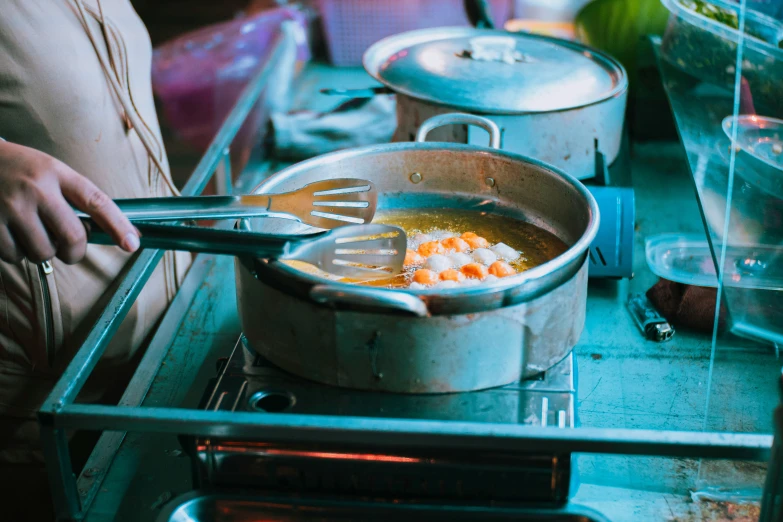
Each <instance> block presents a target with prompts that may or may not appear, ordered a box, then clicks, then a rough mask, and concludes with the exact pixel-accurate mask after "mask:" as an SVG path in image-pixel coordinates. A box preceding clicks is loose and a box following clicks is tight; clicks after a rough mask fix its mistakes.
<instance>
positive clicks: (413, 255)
mask: <svg viewBox="0 0 783 522" xmlns="http://www.w3.org/2000/svg"><path fill="white" fill-rule="evenodd" d="M425 261H426V259H425V258H424V256H422V255H420V254H418V253H417V252H416V251H415V250H411V249H410V248H409V249H408V250H406V251H405V261H403V265H405V266H421V265H423V264H424V262H425Z"/></svg>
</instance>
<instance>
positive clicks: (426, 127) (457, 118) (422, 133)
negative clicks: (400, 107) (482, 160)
mask: <svg viewBox="0 0 783 522" xmlns="http://www.w3.org/2000/svg"><path fill="white" fill-rule="evenodd" d="M446 125H475V126H476V127H481V128H482V129H484V130H485V131H487V132H488V133H489V146H490V148H492V149H499V148H500V128H499V127H498V126H497V124H496V123H495V122H494V121H492V120H490V119H488V118H483V117H481V116H476V115H474V114H464V113H460V112H455V113H451V114H439V115H438V116H433V117H432V118H430V119H428V120H426V121H425V122H424V123H422V124H421V127H419V132H417V133H416V141H417V142H423V141H427V134H429V133H430V132H432V131H433V130H435V129H437V128H438V127H445V126H446Z"/></svg>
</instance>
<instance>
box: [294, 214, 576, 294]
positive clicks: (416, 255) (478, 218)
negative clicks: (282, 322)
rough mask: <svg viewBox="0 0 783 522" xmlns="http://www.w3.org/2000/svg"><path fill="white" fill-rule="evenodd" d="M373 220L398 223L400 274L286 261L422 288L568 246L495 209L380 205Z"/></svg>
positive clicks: (492, 272) (497, 270)
mask: <svg viewBox="0 0 783 522" xmlns="http://www.w3.org/2000/svg"><path fill="white" fill-rule="evenodd" d="M373 222H374V223H382V224H387V225H396V226H398V227H400V228H402V229H403V230H404V231H405V233H406V235H407V237H408V251H407V255H406V257H405V269H404V271H403V273H401V274H399V275H397V276H395V277H393V278H389V279H380V280H373V281H359V280H350V279H345V278H340V277H336V276H334V275H330V274H327V273H325V272H323V271H321V270H319V269H317V268H316V267H314V266H312V265H309V264H306V263H302V262H299V261H286V263H287V264H289V265H290V266H293V267H295V268H297V269H298V270H302V271H305V272H308V273H311V274H316V275H318V276H320V277H324V278H327V279H330V280H333V281H340V282H344V283H355V284H361V285H366V286H374V287H384V288H395V289H406V288H407V289H410V290H422V289H426V288H439V289H440V288H442V289H448V288H457V287H460V286H472V285H479V284H481V283H485V282H491V281H496V280H497V279H498V278H502V277H508V276H511V275H515V274H518V273H521V272H524V271H526V270H529V269H531V268H534V267H536V266H539V265H541V264H544V263H546V262H547V261H550V260H552V259H554V258H555V257H557V256H559V255H560V254H562V253H563V252H565V251H566V250H567V249H568V246H567V245H566V244H565V243H564V242H563V241H561V240H560V239H559V238H558V237H556V236H555V235H554V234H552V233H550V232H547V231H546V230H543V229H541V228H539V227H537V226H535V225H533V224H531V223H527V222H525V221H521V220H518V219H514V218H510V217H507V216H503V215H499V214H491V213H487V212H478V211H471V210H457V209H404V210H385V211H384V210H381V211H378V213H377V214H376V215H375V219H374V220H373Z"/></svg>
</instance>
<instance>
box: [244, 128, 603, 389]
mask: <svg viewBox="0 0 783 522" xmlns="http://www.w3.org/2000/svg"><path fill="white" fill-rule="evenodd" d="M469 123H470V124H475V125H479V126H481V127H484V128H485V129H487V130H489V131H490V133H491V144H492V146H493V147H494V148H495V149H497V147H498V143H499V139H500V134H499V129H498V128H497V126H496V125H495V124H494V123H492V122H491V121H490V120H487V119H484V118H480V117H477V116H470V115H466V114H464V115H446V116H438V117H436V118H433V119H432V120H429V121H428V122H426V123H425V124H424V125H423V126H422V128H421V129H420V132H419V135H418V137H417V142H416V143H392V144H387V145H379V146H370V147H362V148H357V149H352V150H347V151H342V152H337V153H333V154H328V155H325V156H321V157H318V158H315V159H312V160H309V161H305V162H302V163H300V164H298V165H295V166H293V167H290V168H288V169H285V170H283V171H281V172H279V173H278V174H276V175H274V176H272V177H270V178H269V179H267V180H266V181H265V182H263V183H262V184H261V185H259V186H258V187H257V188H256V189H255V191H254V192H255V193H259V194H266V193H274V192H280V191H287V190H292V189H294V188H298V187H301V186H303V185H306V184H308V183H311V182H313V181H315V180H321V179H328V178H337V177H345V176H346V175H350V176H356V177H357V178H364V179H369V180H371V181H372V182H373V183H374V184H375V186H376V188H377V189H378V191H379V200H378V204H379V209H381V210H383V209H401V208H411V209H415V208H422V207H431V208H444V207H446V208H449V207H451V208H470V209H476V210H482V211H485V212H492V213H502V214H505V215H509V216H512V217H517V218H520V219H524V220H526V221H529V222H531V223H533V224H535V225H537V226H539V227H542V228H544V229H546V230H548V231H550V232H552V233H553V234H555V235H556V236H558V237H559V238H560V239H561V240H563V241H564V242H565V243H566V244H567V245H569V246H570V248H569V249H568V250H567V251H566V252H565V253H563V254H562V255H561V256H559V257H557V258H555V259H553V260H552V261H549V262H548V263H545V264H543V265H540V266H538V267H536V268H533V269H531V270H529V271H527V272H524V273H521V274H517V275H515V276H511V277H507V278H504V279H500V280H498V281H496V282H494V283H491V284H486V285H480V286H474V287H467V288H455V289H449V290H443V289H441V290H434V289H430V290H424V291H417V292H413V291H405V292H403V291H399V290H391V289H385V288H365V287H359V286H356V285H350V284H344V283H336V282H330V281H326V280H324V279H322V278H319V277H316V276H313V275H310V274H305V273H302V272H300V271H298V270H295V269H293V268H292V267H290V266H288V265H285V264H283V263H280V262H276V261H269V260H263V259H239V258H238V259H237V262H236V277H237V295H238V308H239V313H240V320H241V324H242V328H243V332H244V334H245V336H246V337H247V340H248V343H249V344H250V346H252V347H253V348H254V349H255V350H256V351H257V352H259V353H260V354H261V355H263V356H264V357H266V358H267V359H269V360H270V361H271V362H273V363H274V364H276V365H278V366H280V367H281V368H283V369H285V370H287V371H289V372H291V373H293V374H296V375H299V376H301V377H305V378H308V379H311V380H314V381H318V382H322V383H326V384H332V385H337V386H343V387H349V388H356V389H367V390H384V391H391V392H401V393H447V392H461V391H470V390H479V389H485V388H490V387H495V386H502V385H506V384H509V383H511V382H514V381H516V380H518V379H520V378H521V377H523V376H531V375H535V374H537V373H540V372H543V371H545V370H547V369H548V368H550V367H552V366H553V365H554V364H556V363H557V362H559V361H561V360H562V359H563V358H564V357H566V356H567V355H568V354H569V353H570V351H571V349H572V348H573V346H574V345H575V344H576V341H577V339H578V338H579V335H580V334H581V332H582V329H583V326H584V317H585V302H586V293H587V249H588V247H589V245H590V243H591V242H592V240H593V238H594V237H595V234H596V231H597V230H598V207H597V205H596V202H595V200H594V199H593V197H592V195H591V194H590V193H589V192H588V191H587V189H586V188H585V187H584V186H583V185H582V184H581V183H579V182H578V181H576V180H575V179H574V178H572V177H570V176H568V175H566V174H563V173H561V172H559V171H557V170H556V169H554V168H552V167H549V166H547V165H544V164H543V163H541V162H539V161H536V160H531V159H529V158H525V157H522V156H519V155H516V154H512V153H508V152H504V151H500V150H492V149H491V148H485V147H473V146H469V145H461V144H447V143H422V142H423V141H424V140H425V138H426V135H427V133H428V132H429V131H430V130H432V129H434V128H436V127H439V126H442V125H446V124H461V125H465V124H469ZM243 226H245V227H246V228H251V229H253V230H258V231H263V232H275V233H285V234H299V233H303V234H304V233H308V232H311V231H312V229H310V228H308V227H306V226H304V225H301V224H299V223H296V222H292V221H289V220H283V219H275V218H272V219H257V220H254V221H251V222H244V225H243Z"/></svg>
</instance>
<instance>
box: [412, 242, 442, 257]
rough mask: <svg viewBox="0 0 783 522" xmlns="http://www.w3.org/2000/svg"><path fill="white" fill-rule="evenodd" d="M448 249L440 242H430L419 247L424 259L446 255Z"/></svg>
mask: <svg viewBox="0 0 783 522" xmlns="http://www.w3.org/2000/svg"><path fill="white" fill-rule="evenodd" d="M445 253H446V247H444V246H443V245H441V244H440V242H438V241H428V242H426V243H422V244H421V245H419V254H421V255H423V256H424V257H430V256H432V255H435V254H445Z"/></svg>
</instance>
